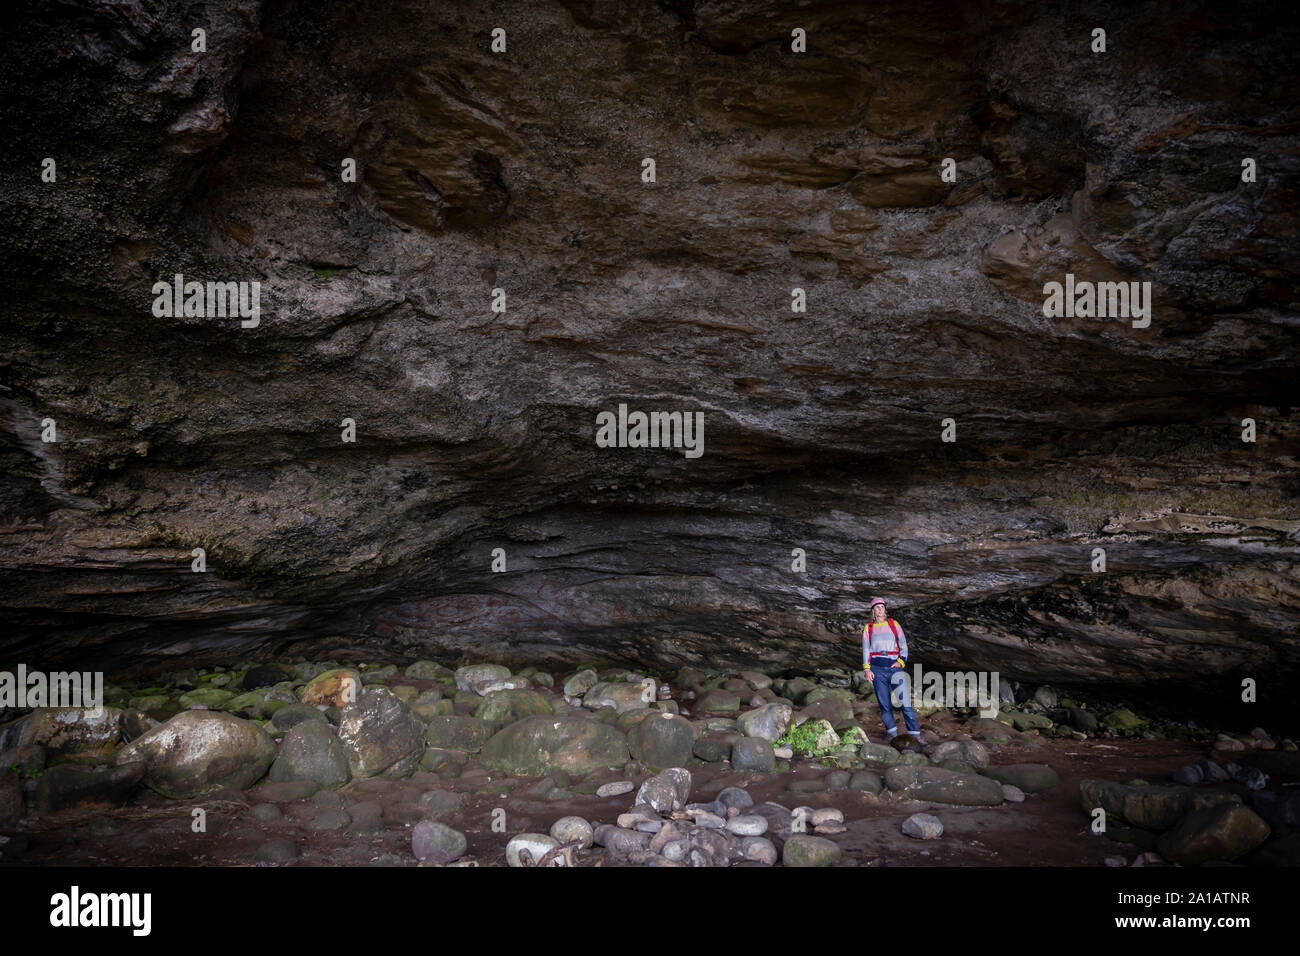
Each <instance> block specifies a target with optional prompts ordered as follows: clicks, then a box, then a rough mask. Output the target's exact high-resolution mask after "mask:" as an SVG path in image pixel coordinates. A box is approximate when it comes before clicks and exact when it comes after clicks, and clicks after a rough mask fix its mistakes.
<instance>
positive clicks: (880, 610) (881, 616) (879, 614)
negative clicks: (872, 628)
mask: <svg viewBox="0 0 1300 956" xmlns="http://www.w3.org/2000/svg"><path fill="white" fill-rule="evenodd" d="M871 613H872V614H874V615H875V618H874V620H875V622H876V623H877V624H884V623H885V606H884V605H883V604H877V605H876V606H875V607H873V608H872V609H871Z"/></svg>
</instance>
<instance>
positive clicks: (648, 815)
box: [618, 806, 663, 830]
mask: <svg viewBox="0 0 1300 956" xmlns="http://www.w3.org/2000/svg"><path fill="white" fill-rule="evenodd" d="M639 823H658V824H661V825H662V823H663V821H662V820H661V819H660V818H659V814H657V813H655V812H654V811H653V810H651V809H650V808H649V807H645V806H635V807H633V808H632V809H631V810H629V811H628V812H627V813H620V814H619V815H618V825H619V826H621V827H623V828H624V829H627V830H631V829H634V828H635V827H636V826H637V824H639ZM655 829H656V830H657V829H659V827H655Z"/></svg>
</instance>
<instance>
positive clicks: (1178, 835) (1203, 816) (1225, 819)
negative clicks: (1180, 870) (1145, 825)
mask: <svg viewBox="0 0 1300 956" xmlns="http://www.w3.org/2000/svg"><path fill="white" fill-rule="evenodd" d="M1270 833H1271V831H1270V829H1269V826H1268V824H1267V823H1265V822H1264V821H1263V820H1262V819H1261V818H1260V817H1259V815H1258V814H1256V813H1255V812H1253V811H1252V810H1250V809H1249V808H1247V807H1244V806H1241V805H1240V804H1226V803H1225V804H1220V805H1218V806H1211V807H1202V808H1200V809H1197V810H1193V811H1191V812H1190V813H1188V814H1187V816H1185V817H1183V819H1182V820H1180V821H1179V822H1178V825H1177V826H1175V827H1174V828H1173V829H1171V830H1169V831H1168V832H1167V833H1164V834H1163V835H1162V836H1161V837H1160V839H1159V841H1158V842H1157V844H1156V847H1157V849H1158V850H1159V851H1160V855H1161V856H1163V857H1164V858H1165V859H1167V860H1169V861H1171V862H1173V863H1178V864H1181V865H1182V866H1198V865H1200V864H1202V863H1209V862H1212V861H1213V862H1225V863H1226V862H1231V861H1232V860H1235V859H1237V858H1238V857H1240V856H1244V855H1245V854H1247V853H1249V852H1250V851H1251V850H1253V849H1255V848H1256V847H1257V846H1259V845H1260V844H1262V843H1263V842H1264V841H1265V840H1267V839H1268V837H1269V834H1270Z"/></svg>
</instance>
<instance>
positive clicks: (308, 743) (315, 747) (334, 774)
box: [269, 720, 352, 788]
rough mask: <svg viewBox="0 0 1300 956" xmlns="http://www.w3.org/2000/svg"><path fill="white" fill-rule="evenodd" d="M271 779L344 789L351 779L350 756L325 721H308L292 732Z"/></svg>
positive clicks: (285, 740) (284, 742) (278, 757)
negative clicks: (313, 782) (342, 787)
mask: <svg viewBox="0 0 1300 956" xmlns="http://www.w3.org/2000/svg"><path fill="white" fill-rule="evenodd" d="M269 776H270V778H271V779H272V780H274V781H276V782H280V781H285V780H312V781H315V782H316V783H317V784H319V785H320V786H322V787H327V788H334V787H341V786H343V784H345V783H347V782H348V781H349V780H351V779H352V772H351V770H350V769H349V767H348V755H347V752H346V751H345V750H344V748H343V744H342V743H341V742H340V741H339V738H338V737H337V736H336V735H335V733H334V731H333V730H332V729H331V728H330V726H329V725H328V724H326V723H325V722H324V721H323V720H321V721H315V720H305V721H302V722H300V723H298V724H296V725H294V727H293V729H292V730H290V731H289V732H288V733H287V734H286V735H285V738H284V741H283V742H282V743H281V744H280V753H279V756H277V757H276V758H275V763H273V764H271V772H270V774H269Z"/></svg>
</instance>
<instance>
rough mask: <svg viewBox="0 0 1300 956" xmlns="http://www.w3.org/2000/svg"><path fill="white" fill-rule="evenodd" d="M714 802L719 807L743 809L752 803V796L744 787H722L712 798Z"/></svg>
mask: <svg viewBox="0 0 1300 956" xmlns="http://www.w3.org/2000/svg"><path fill="white" fill-rule="evenodd" d="M714 802H715V803H717V804H718V805H719V806H720V807H724V808H731V807H735V808H736V809H737V810H745V809H748V808H749V807H752V806H753V805H754V798H753V797H751V796H750V795H749V791H748V790H746V789H745V788H744V787H723V788H722V790H721V791H719V793H718V795H717V797H715V798H714Z"/></svg>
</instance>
